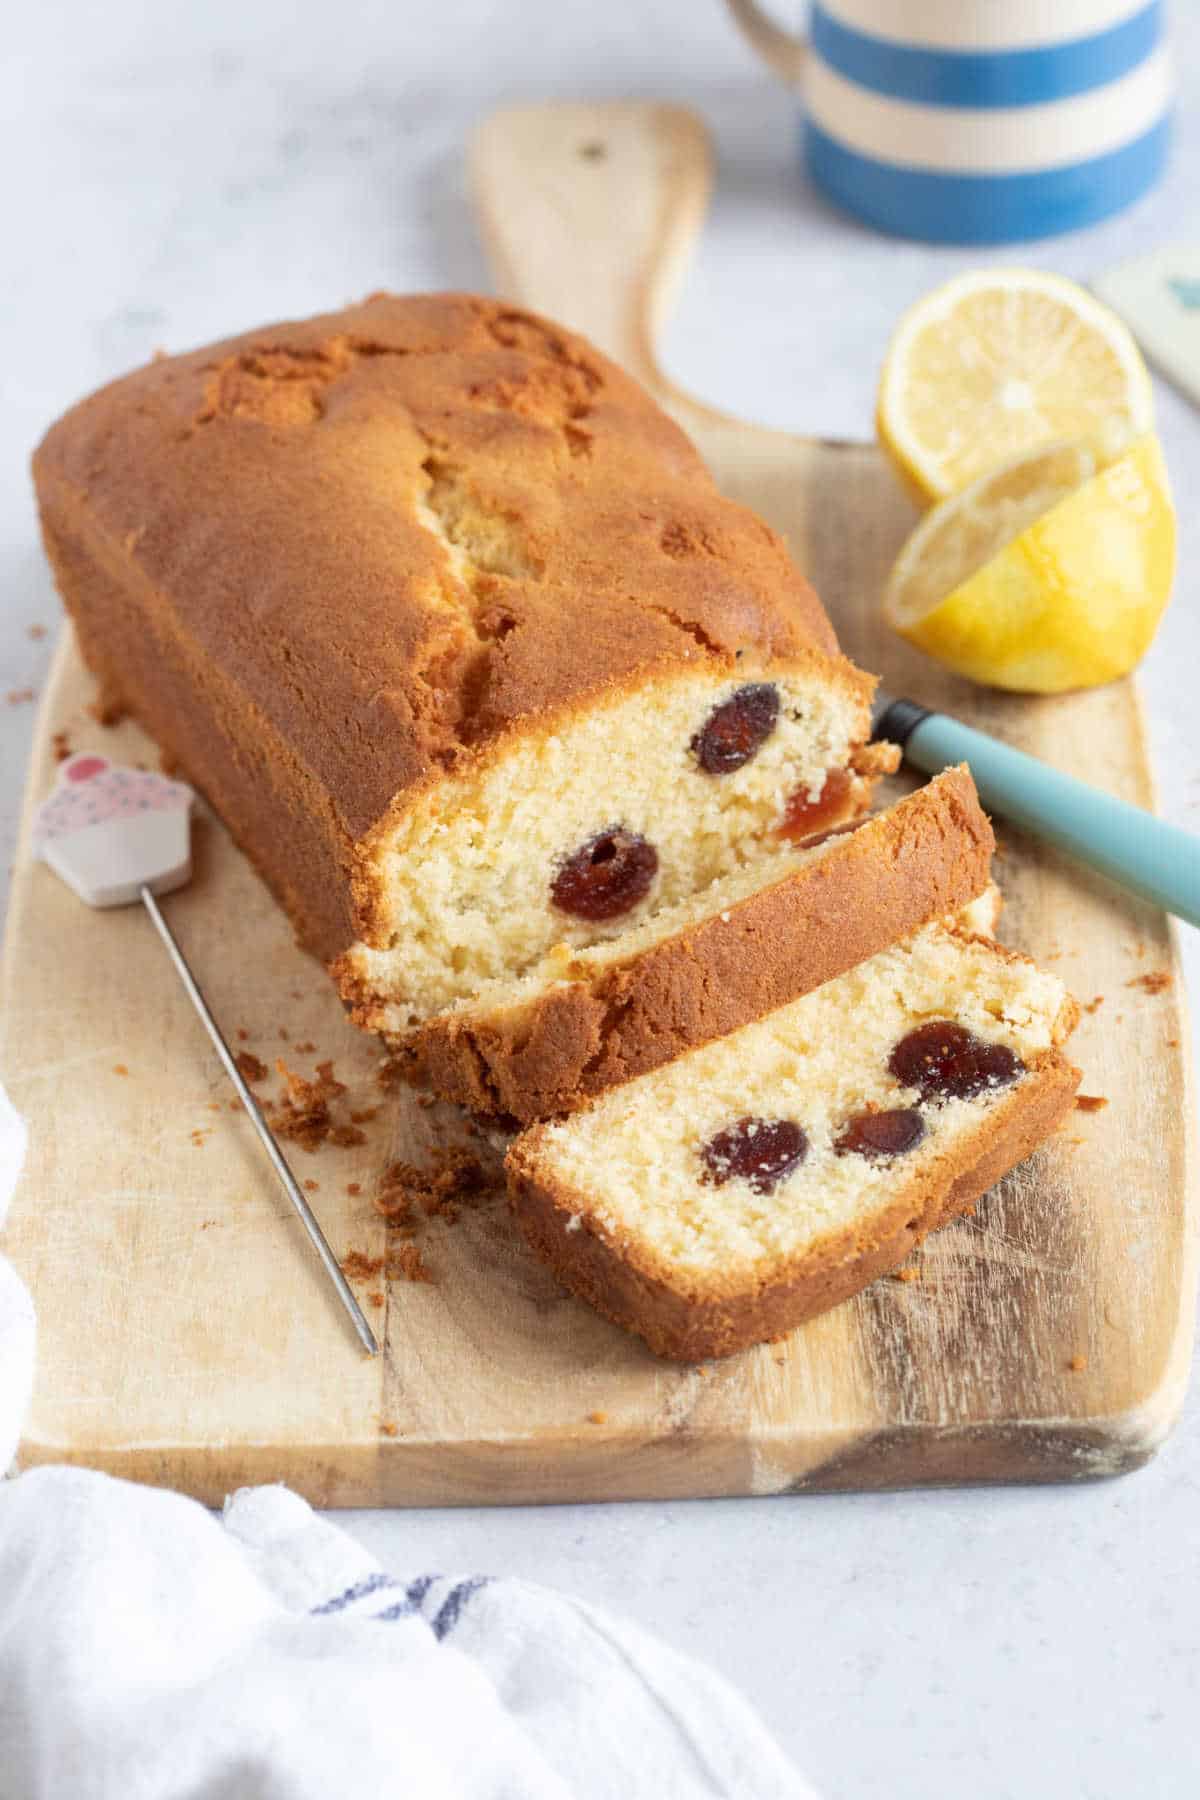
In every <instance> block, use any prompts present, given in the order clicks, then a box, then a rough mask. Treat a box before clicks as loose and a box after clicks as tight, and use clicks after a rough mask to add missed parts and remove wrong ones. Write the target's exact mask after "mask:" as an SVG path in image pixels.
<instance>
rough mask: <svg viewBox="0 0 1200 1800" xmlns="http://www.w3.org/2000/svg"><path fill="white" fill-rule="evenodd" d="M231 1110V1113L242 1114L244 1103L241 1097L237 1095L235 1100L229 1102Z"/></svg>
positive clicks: (234, 1097)
mask: <svg viewBox="0 0 1200 1800" xmlns="http://www.w3.org/2000/svg"><path fill="white" fill-rule="evenodd" d="M229 1110H230V1112H241V1110H242V1102H241V1097H240V1095H238V1094H235V1095H234V1096H233V1099H232V1100H231V1101H230V1102H229Z"/></svg>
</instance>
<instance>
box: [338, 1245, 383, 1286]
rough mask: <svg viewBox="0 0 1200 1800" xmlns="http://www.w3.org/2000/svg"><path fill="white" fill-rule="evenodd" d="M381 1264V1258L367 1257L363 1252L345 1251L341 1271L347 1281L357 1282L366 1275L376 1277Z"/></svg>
mask: <svg viewBox="0 0 1200 1800" xmlns="http://www.w3.org/2000/svg"><path fill="white" fill-rule="evenodd" d="M383 1263H384V1259H383V1257H382V1256H368V1255H367V1254H366V1252H365V1251H364V1250H347V1252H346V1254H345V1256H343V1258H342V1261H341V1270H342V1274H343V1275H344V1276H345V1277H346V1279H347V1280H348V1281H359V1280H363V1279H365V1277H366V1276H368V1275H378V1273H379V1271H380V1269H382V1267H383Z"/></svg>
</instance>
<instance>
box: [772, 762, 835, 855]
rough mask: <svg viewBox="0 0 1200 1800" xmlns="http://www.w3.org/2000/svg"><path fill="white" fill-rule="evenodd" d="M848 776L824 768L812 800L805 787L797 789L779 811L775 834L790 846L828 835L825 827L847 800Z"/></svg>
mask: <svg viewBox="0 0 1200 1800" xmlns="http://www.w3.org/2000/svg"><path fill="white" fill-rule="evenodd" d="M850 785H851V783H850V775H849V773H848V771H847V770H845V769H827V770H826V771H825V781H824V785H823V786H822V788H821V791H820V793H819V794H818V795H817V797H816V799H815V800H810V799H809V797H808V791H807V789H806V788H797V789H796V792H795V793H794V794H793V795H792V796H791V798H790V799H789V800H788V803H787V805H786V806H785V807H784V809H783V818H782V819H781V820H780V822H779V826H778V831H779V835H780V837H782V838H789V839H790V840H791V841H792V842H793V843H799V842H800V841H801V840H802V839H804V840H807V839H808V838H812V837H817V836H819V835H821V834H824V835H826V836H827V835H828V827H829V826H830V825H831V824H833V823H834V821H835V820H837V819H840V818H841V816H842V814H843V813H844V812H845V810H846V804H847V802H848V800H849V798H850Z"/></svg>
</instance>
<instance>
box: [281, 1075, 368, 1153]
mask: <svg viewBox="0 0 1200 1800" xmlns="http://www.w3.org/2000/svg"><path fill="white" fill-rule="evenodd" d="M275 1067H276V1069H277V1070H278V1072H279V1074H280V1075H281V1076H282V1077H283V1081H284V1093H283V1095H282V1097H281V1098H280V1099H278V1100H269V1101H268V1102H267V1104H266V1107H265V1109H264V1110H265V1112H266V1115H267V1123H268V1124H269V1125H270V1127H271V1129H272V1131H273V1132H274V1133H275V1135H276V1137H283V1138H289V1139H291V1141H292V1142H293V1143H296V1144H299V1146H300V1148H301V1149H302V1150H306V1151H307V1152H308V1153H309V1154H310V1155H312V1154H314V1153H315V1152H316V1151H317V1150H318V1149H319V1148H320V1146H321V1145H322V1144H326V1143H328V1144H334V1145H336V1146H337V1147H338V1148H339V1149H341V1148H346V1147H349V1146H351V1145H354V1144H363V1143H365V1142H366V1137H365V1134H364V1133H363V1132H362V1131H360V1130H359V1128H358V1127H357V1126H356V1125H343V1124H341V1123H340V1122H339V1121H338V1120H337V1119H335V1118H334V1116H333V1112H332V1110H331V1106H330V1102H331V1101H333V1100H336V1099H337V1098H338V1097H339V1096H340V1095H342V1094H344V1093H345V1092H346V1084H345V1082H344V1081H339V1080H338V1079H337V1077H336V1075H335V1074H334V1072H333V1063H332V1062H331V1061H326V1062H319V1063H318V1064H317V1067H316V1071H315V1075H314V1079H313V1080H312V1081H307V1080H306V1079H305V1078H304V1076H303V1075H298V1074H297V1073H296V1072H295V1071H294V1070H292V1069H289V1068H288V1066H287V1064H286V1063H285V1062H284V1061H283V1059H282V1057H279V1058H277V1059H276V1062H275Z"/></svg>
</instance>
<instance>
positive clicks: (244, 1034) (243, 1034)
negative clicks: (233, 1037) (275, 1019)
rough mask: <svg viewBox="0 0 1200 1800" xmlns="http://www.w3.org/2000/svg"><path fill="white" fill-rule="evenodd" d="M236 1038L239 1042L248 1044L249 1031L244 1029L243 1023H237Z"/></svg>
mask: <svg viewBox="0 0 1200 1800" xmlns="http://www.w3.org/2000/svg"><path fill="white" fill-rule="evenodd" d="M237 1040H238V1043H239V1044H248V1043H249V1042H250V1033H249V1032H248V1031H247V1030H246V1028H245V1026H244V1025H239V1026H238V1028H237Z"/></svg>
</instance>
